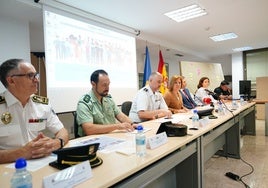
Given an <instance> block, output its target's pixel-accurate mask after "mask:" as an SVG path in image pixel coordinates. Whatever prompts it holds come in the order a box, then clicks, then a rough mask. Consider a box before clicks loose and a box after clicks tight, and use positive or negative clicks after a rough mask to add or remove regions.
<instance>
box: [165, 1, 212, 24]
mask: <svg viewBox="0 0 268 188" xmlns="http://www.w3.org/2000/svg"><path fill="white" fill-rule="evenodd" d="M206 14H207V12H206V11H205V10H204V9H202V8H201V7H200V6H199V5H197V4H193V5H190V6H187V7H184V8H181V9H178V10H175V11H171V12H167V13H165V14H164V15H165V16H167V17H169V18H171V19H173V20H175V21H176V22H182V21H185V20H189V19H192V18H196V17H199V16H204V15H206Z"/></svg>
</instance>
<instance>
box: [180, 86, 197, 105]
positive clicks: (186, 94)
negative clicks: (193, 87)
mask: <svg viewBox="0 0 268 188" xmlns="http://www.w3.org/2000/svg"><path fill="white" fill-rule="evenodd" d="M182 91H183V93H184V95H185V96H186V97H187V99H188V100H189V101H190V103H191V105H192V107H193V108H194V107H195V106H194V104H193V103H192V100H191V99H190V97H189V96H188V95H187V93H186V91H185V89H183V90H182Z"/></svg>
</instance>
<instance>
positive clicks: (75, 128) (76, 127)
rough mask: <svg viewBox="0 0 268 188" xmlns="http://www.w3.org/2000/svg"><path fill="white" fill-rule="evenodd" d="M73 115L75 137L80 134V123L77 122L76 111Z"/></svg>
mask: <svg viewBox="0 0 268 188" xmlns="http://www.w3.org/2000/svg"><path fill="white" fill-rule="evenodd" d="M73 116H74V137H75V138H78V137H80V136H79V134H78V124H77V121H76V111H74V112H73Z"/></svg>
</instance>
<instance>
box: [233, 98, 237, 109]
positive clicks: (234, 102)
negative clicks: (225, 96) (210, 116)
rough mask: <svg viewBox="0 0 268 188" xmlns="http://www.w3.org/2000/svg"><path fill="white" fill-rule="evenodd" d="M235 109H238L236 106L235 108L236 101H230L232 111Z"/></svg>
mask: <svg viewBox="0 0 268 188" xmlns="http://www.w3.org/2000/svg"><path fill="white" fill-rule="evenodd" d="M237 108H238V106H237V103H236V100H233V101H232V109H233V110H236V109H237Z"/></svg>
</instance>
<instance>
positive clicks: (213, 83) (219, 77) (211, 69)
mask: <svg viewBox="0 0 268 188" xmlns="http://www.w3.org/2000/svg"><path fill="white" fill-rule="evenodd" d="M180 70H181V75H182V76H184V77H185V78H186V81H187V88H188V89H189V90H190V92H191V93H195V91H196V90H197V85H198V83H199V80H200V78H202V77H208V78H209V80H210V86H209V89H210V90H211V91H214V89H215V88H216V87H219V85H220V83H221V81H223V80H224V76H223V71H222V67H221V64H219V63H205V62H203V63H202V62H191V61H181V62H180Z"/></svg>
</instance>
